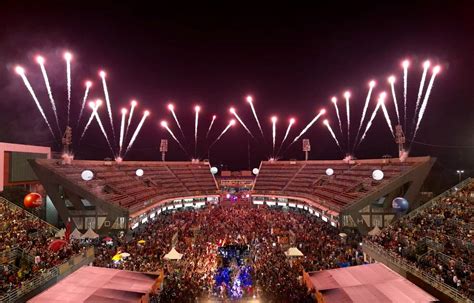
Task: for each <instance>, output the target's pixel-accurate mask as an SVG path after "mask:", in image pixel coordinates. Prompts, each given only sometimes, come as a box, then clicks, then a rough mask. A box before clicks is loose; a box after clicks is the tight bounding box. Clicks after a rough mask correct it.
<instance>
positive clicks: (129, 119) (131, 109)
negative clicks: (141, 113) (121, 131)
mask: <svg viewBox="0 0 474 303" xmlns="http://www.w3.org/2000/svg"><path fill="white" fill-rule="evenodd" d="M136 106H137V101H135V100H132V102H131V105H130V115H129V116H128V122H127V128H126V129H125V138H127V134H128V129H129V128H130V123H131V122H132V116H133V112H134V110H135V107H136Z"/></svg>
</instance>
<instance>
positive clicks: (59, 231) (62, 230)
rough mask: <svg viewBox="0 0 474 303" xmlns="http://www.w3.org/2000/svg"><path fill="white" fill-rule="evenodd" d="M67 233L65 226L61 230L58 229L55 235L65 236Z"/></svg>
mask: <svg viewBox="0 0 474 303" xmlns="http://www.w3.org/2000/svg"><path fill="white" fill-rule="evenodd" d="M65 234H66V229H65V228H61V229H60V230H58V232H57V233H56V234H55V235H54V236H55V237H56V238H60V239H62V238H64V236H65Z"/></svg>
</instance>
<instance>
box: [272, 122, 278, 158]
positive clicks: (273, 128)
mask: <svg viewBox="0 0 474 303" xmlns="http://www.w3.org/2000/svg"><path fill="white" fill-rule="evenodd" d="M276 122H277V117H275V116H273V117H272V139H273V151H272V153H273V155H275V141H276Z"/></svg>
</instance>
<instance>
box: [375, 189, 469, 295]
mask: <svg viewBox="0 0 474 303" xmlns="http://www.w3.org/2000/svg"><path fill="white" fill-rule="evenodd" d="M371 240H372V241H373V242H374V243H376V244H377V245H380V246H382V247H384V248H385V249H387V250H389V251H390V252H391V253H393V254H396V255H397V256H399V257H402V258H404V259H405V260H407V261H409V262H411V263H412V264H413V265H415V266H416V267H418V268H419V269H420V270H424V271H425V272H426V273H429V274H430V275H432V276H433V277H435V278H436V279H437V280H439V281H442V282H444V283H446V284H448V285H450V286H452V287H454V288H456V289H457V290H458V291H459V292H461V293H463V294H464V295H465V296H467V297H469V298H470V299H474V183H471V184H468V185H467V186H466V187H464V188H462V189H457V190H453V192H452V193H450V194H449V195H447V196H445V197H443V198H441V199H440V200H438V201H437V202H434V203H433V205H431V206H429V207H426V208H424V209H422V210H420V211H418V212H417V213H416V214H415V215H413V216H405V217H402V218H401V219H400V220H398V221H397V222H395V223H394V224H392V225H391V226H389V227H388V228H386V229H384V230H383V231H382V232H381V234H380V235H378V236H374V237H373V238H372V239H371Z"/></svg>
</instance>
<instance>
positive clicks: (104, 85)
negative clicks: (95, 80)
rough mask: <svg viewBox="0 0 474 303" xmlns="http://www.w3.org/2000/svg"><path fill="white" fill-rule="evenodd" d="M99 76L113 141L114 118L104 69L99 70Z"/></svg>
mask: <svg viewBox="0 0 474 303" xmlns="http://www.w3.org/2000/svg"><path fill="white" fill-rule="evenodd" d="M99 76H100V78H101V79H102V87H103V89H104V96H105V103H106V105H107V111H108V113H109V120H110V126H111V128H112V135H113V137H114V141H115V128H114V119H113V116H112V106H111V105H110V97H109V90H108V88H107V81H106V80H105V76H106V74H105V72H104V71H100V72H99Z"/></svg>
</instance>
